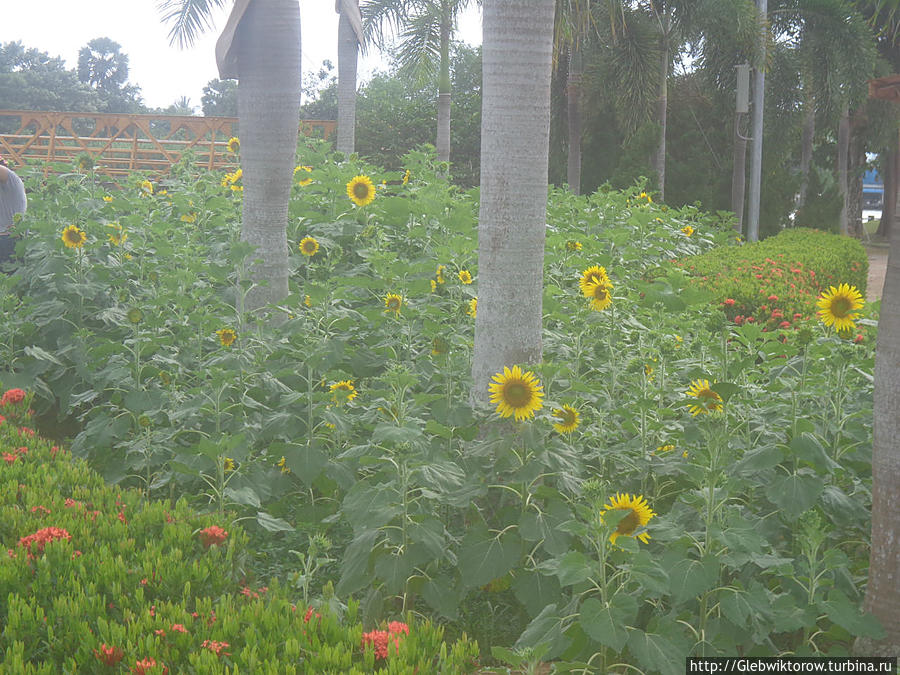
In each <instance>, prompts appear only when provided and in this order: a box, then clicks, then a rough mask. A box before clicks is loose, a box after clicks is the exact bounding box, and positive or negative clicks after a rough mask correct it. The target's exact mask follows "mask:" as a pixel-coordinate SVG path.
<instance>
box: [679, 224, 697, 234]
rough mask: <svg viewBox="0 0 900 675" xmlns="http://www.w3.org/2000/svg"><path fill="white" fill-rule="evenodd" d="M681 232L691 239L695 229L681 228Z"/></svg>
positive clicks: (687, 226) (689, 227) (686, 226)
mask: <svg viewBox="0 0 900 675" xmlns="http://www.w3.org/2000/svg"><path fill="white" fill-rule="evenodd" d="M681 231H682V233H684V236H685V237H690V236H691V235H692V234H694V228H693V227H691V226H690V225H685V226H684V227H682V228H681Z"/></svg>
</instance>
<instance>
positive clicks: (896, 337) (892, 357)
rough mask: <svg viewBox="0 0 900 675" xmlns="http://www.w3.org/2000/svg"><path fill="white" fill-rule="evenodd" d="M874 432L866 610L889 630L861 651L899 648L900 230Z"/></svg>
mask: <svg viewBox="0 0 900 675" xmlns="http://www.w3.org/2000/svg"><path fill="white" fill-rule="evenodd" d="M873 419H874V426H875V437H874V441H873V446H872V539H871V541H872V550H871V551H870V553H869V582H868V586H867V587H866V602H865V609H866V611H869V612H871V613H872V614H874V615H875V616H876V617H877V618H878V620H879V621H880V622H881V625H882V626H883V627H884V630H885V633H886V635H885V638H884V639H883V640H880V641H874V640H868V639H866V640H863V639H860V640H858V641H857V645H856V650H855V651H857V652H859V653H861V654H864V655H872V656H897V654H898V653H900V518H898V507H897V505H898V504H900V444H898V443H897V439H898V438H900V235H898V233H897V232H894V233H893V236H892V237H891V248H890V253H889V254H888V264H887V272H886V274H885V279H884V292H883V294H882V296H881V316H880V319H879V321H878V343H877V345H876V348H875V407H874V410H873Z"/></svg>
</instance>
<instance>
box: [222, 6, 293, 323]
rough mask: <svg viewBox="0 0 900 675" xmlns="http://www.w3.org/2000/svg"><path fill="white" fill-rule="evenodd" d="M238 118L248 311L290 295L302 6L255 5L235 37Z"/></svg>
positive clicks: (248, 11)
mask: <svg viewBox="0 0 900 675" xmlns="http://www.w3.org/2000/svg"><path fill="white" fill-rule="evenodd" d="M236 40H237V43H238V44H237V54H238V63H239V81H238V116H239V118H240V123H241V165H242V168H243V170H244V178H243V182H244V198H243V216H242V218H243V220H242V227H241V241H244V242H247V243H249V244H252V245H253V246H255V247H256V251H255V252H254V253H251V254H250V256H249V258H248V261H250V265H249V273H250V278H251V280H252V281H253V283H254V286H253V287H252V288H251V289H250V291H249V292H248V293H247V296H246V299H245V301H244V309H245V310H247V311H254V310H256V309H259V308H261V307H264V306H265V305H268V304H270V303H277V302H279V301H281V300H282V299H284V298H285V297H286V296H287V294H288V264H287V261H288V247H287V234H286V232H287V212H288V200H289V198H290V194H291V180H292V175H293V169H294V165H295V161H296V155H297V135H298V122H299V119H300V7H299V4H298V3H297V0H255V1H254V2H253V3H251V4H250V5H249V7H248V8H247V11H246V13H245V14H244V17H243V18H242V19H241V23H240V26H239V28H238V32H237V35H236Z"/></svg>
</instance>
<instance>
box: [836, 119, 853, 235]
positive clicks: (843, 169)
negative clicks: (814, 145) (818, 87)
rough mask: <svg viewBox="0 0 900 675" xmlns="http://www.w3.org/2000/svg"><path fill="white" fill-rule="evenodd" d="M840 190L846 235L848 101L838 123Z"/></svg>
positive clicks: (848, 206) (848, 228)
mask: <svg viewBox="0 0 900 675" xmlns="http://www.w3.org/2000/svg"><path fill="white" fill-rule="evenodd" d="M837 151H838V156H837V173H838V191H839V192H840V194H841V197H842V199H843V202H842V205H841V219H840V221H839V222H840V231H841V234H844V235H846V234H847V233H848V232H849V231H850V227H849V223H850V183H849V180H848V171H847V170H848V166H847V164H848V161H849V157H850V106H849V104H847V103H846V102H845V103H844V105H843V107H842V108H841V121H840V123H839V124H838V148H837Z"/></svg>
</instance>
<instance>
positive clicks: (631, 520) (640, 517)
mask: <svg viewBox="0 0 900 675" xmlns="http://www.w3.org/2000/svg"><path fill="white" fill-rule="evenodd" d="M609 511H628V515H626V516H625V517H624V518H622V520H620V521H619V524H618V525H616V531H615V532H613V533H612V534H611V535H609V540H610V542H612V543H613V544H615V543H616V539H618V538H619V537H621V536H625V537H633V536H634V533H635V532H636V531H637V529H638V528H639V527H645V526H646V525H647V523H649V522H650V519H651V518H652V517H653V516H655V515H656V514H655V513H653V511H652V510H651V509H650V505H649V504H647V500H646V499H644V497H643V495H637V496H635V495H629V494H620V493H618V492H617V493H616V496H615V497H610V498H609V504H606V505H605V507H604V509H603V513H607V512H609ZM602 515H603V514H601V517H602ZM637 538H638V539H640V540H641V541H642V542H644V543H645V544H646V543H647V540H648V539H649V538H650V535H649V534H647V533H646V532H641V533H640V534H639V535H637Z"/></svg>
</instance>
